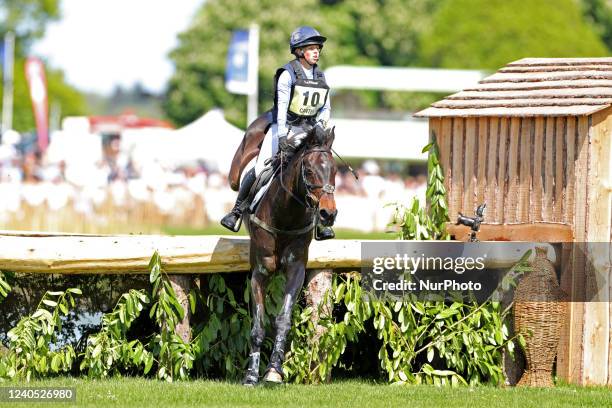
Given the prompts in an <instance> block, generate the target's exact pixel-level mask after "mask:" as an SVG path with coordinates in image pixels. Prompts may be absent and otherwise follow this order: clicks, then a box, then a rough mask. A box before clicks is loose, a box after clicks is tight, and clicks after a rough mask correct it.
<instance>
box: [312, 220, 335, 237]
mask: <svg viewBox="0 0 612 408" xmlns="http://www.w3.org/2000/svg"><path fill="white" fill-rule="evenodd" d="M335 237H336V233H335V232H334V230H333V229H332V228H331V227H325V226H323V225H321V224H317V229H316V231H315V239H316V240H317V241H325V240H326V239H332V238H335Z"/></svg>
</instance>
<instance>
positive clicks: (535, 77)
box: [415, 57, 612, 117]
mask: <svg viewBox="0 0 612 408" xmlns="http://www.w3.org/2000/svg"><path fill="white" fill-rule="evenodd" d="M610 105H612V58H609V57H606V58H523V59H521V60H518V61H515V62H512V63H510V64H508V65H507V66H506V67H504V68H502V69H500V70H499V71H497V72H496V73H495V74H493V75H491V76H489V77H487V78H485V79H483V80H481V81H480V82H479V83H478V85H476V86H474V87H472V88H467V89H465V90H463V91H461V92H458V93H456V94H453V95H450V96H448V97H446V98H444V99H443V100H441V101H438V102H435V103H433V104H432V105H431V107H429V108H427V109H425V110H422V111H420V112H418V113H416V114H415V116H419V117H451V116H456V117H468V116H568V115H570V116H582V115H590V114H593V113H595V112H597V111H599V110H602V109H605V108H607V107H608V106H610Z"/></svg>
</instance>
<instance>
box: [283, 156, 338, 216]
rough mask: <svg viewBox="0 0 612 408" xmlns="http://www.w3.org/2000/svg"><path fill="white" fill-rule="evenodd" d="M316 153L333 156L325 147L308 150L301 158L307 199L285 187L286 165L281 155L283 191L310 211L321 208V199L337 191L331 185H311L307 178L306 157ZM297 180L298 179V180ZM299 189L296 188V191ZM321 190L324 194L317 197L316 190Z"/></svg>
mask: <svg viewBox="0 0 612 408" xmlns="http://www.w3.org/2000/svg"><path fill="white" fill-rule="evenodd" d="M315 152H323V153H329V155H330V156H332V153H331V150H330V149H328V148H325V147H316V148H313V149H309V150H306V151H305V152H304V153H303V154H302V157H300V177H301V181H302V183H304V188H305V189H306V197H305V199H304V200H303V199H301V198H300V197H298V196H297V195H296V194H295V193H294V192H293V191H291V190H290V189H288V188H287V187H286V186H285V183H284V181H283V167H284V163H283V155H282V154H281V163H280V184H281V187H282V188H283V190H285V191H286V192H287V193H289V195H291V197H292V198H293V199H294V200H296V201H297V202H298V203H300V204H301V205H302V206H303V207H305V208H306V209H308V210H316V209H317V208H318V207H319V201H320V200H321V197H322V196H323V195H324V194H332V195H333V194H334V191H336V188H335V187H334V186H333V185H331V184H327V183H326V184H311V183H310V182H309V181H308V179H307V178H306V173H305V170H304V169H305V166H304V159H305V158H306V156H308V155H309V154H311V153H315ZM331 159H332V160H333V159H334V158H333V156H332V157H331ZM296 180H297V179H296ZM297 188H298V187H297V186H296V189H297ZM318 188H320V189H321V191H322V193H321V196H320V197H317V196H316V194H315V193H314V190H316V189H318Z"/></svg>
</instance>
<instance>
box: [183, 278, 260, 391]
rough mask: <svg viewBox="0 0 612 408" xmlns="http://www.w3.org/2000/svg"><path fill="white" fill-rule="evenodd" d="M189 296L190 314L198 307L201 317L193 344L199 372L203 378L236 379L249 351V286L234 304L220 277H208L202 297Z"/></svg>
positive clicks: (232, 296)
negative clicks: (216, 376)
mask: <svg viewBox="0 0 612 408" xmlns="http://www.w3.org/2000/svg"><path fill="white" fill-rule="evenodd" d="M192 293H193V296H192V298H193V301H191V304H192V305H193V306H192V310H193V311H194V312H195V311H196V308H197V307H198V306H199V308H198V309H197V311H198V312H200V313H201V314H202V315H203V322H202V323H201V324H200V325H199V326H198V327H196V331H197V332H198V335H197V336H196V338H195V339H194V341H193V344H194V354H195V356H196V361H197V363H196V364H197V367H198V371H199V372H201V373H202V374H203V375H204V376H206V377H211V376H215V375H221V376H222V377H223V378H229V379H238V378H239V377H240V376H242V375H243V367H245V365H246V359H247V356H248V350H249V337H250V330H251V317H250V314H249V310H248V304H249V299H250V284H247V287H246V288H245V290H244V295H243V299H242V301H241V300H240V299H238V300H237V298H236V296H235V294H234V291H233V290H232V289H231V288H230V287H228V286H227V285H226V283H225V280H224V279H223V277H222V276H221V275H213V276H210V278H209V279H208V285H207V290H206V292H205V294H204V295H202V293H201V292H200V293H198V292H195V291H193V292H192Z"/></svg>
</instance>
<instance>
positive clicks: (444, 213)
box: [389, 142, 450, 240]
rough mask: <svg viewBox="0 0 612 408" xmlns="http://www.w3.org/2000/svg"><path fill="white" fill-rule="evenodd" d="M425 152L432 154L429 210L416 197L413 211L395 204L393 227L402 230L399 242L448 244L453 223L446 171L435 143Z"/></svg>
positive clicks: (429, 171)
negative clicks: (448, 200)
mask: <svg viewBox="0 0 612 408" xmlns="http://www.w3.org/2000/svg"><path fill="white" fill-rule="evenodd" d="M423 152H429V156H428V159H427V168H428V173H429V178H428V181H427V192H426V197H427V201H428V204H429V207H428V209H427V208H425V207H424V206H422V205H421V203H420V201H419V199H418V198H416V197H415V198H413V199H412V203H411V205H410V206H409V208H405V207H404V206H402V205H401V204H397V203H395V204H391V205H393V206H395V211H394V213H393V218H392V220H391V223H390V224H389V226H391V227H395V228H396V229H397V230H398V235H397V238H398V239H406V240H430V239H433V240H447V239H450V236H449V235H448V234H447V232H446V223H447V222H448V221H449V218H448V205H447V203H446V188H445V187H444V170H443V169H442V166H441V165H440V160H439V158H438V154H439V152H438V147H437V145H436V144H435V142H432V143H430V144H428V145H427V146H425V147H424V148H423ZM428 210H429V211H428Z"/></svg>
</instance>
